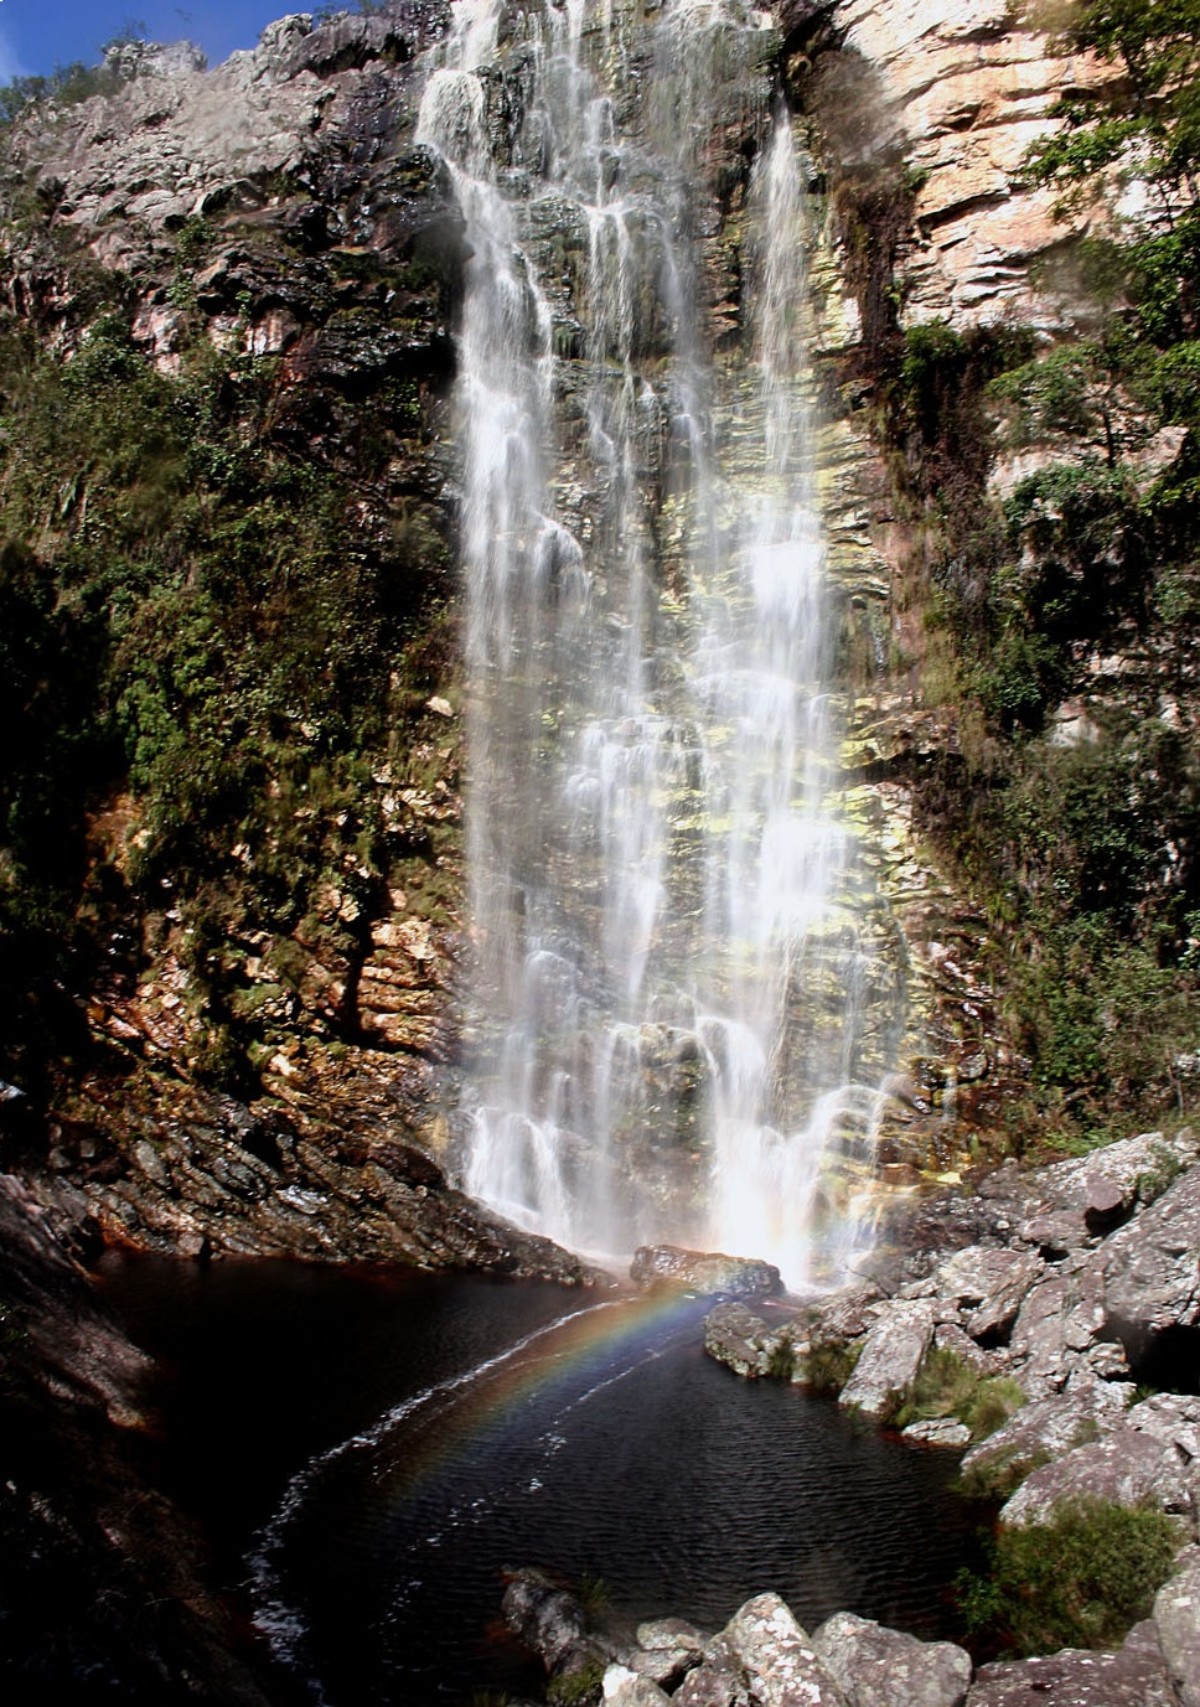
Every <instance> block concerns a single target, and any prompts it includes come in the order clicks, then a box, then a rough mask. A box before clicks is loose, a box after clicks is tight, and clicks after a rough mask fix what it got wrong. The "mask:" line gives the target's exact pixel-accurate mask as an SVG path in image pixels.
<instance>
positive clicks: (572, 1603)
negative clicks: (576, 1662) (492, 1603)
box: [502, 1569, 587, 1672]
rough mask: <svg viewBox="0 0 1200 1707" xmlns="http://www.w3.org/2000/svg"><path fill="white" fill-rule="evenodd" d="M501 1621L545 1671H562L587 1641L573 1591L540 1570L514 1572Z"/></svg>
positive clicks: (580, 1607)
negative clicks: (539, 1661)
mask: <svg viewBox="0 0 1200 1707" xmlns="http://www.w3.org/2000/svg"><path fill="white" fill-rule="evenodd" d="M502 1610H503V1613H504V1621H505V1623H506V1624H507V1625H508V1627H509V1629H510V1630H512V1631H514V1632H515V1633H516V1635H518V1636H519V1637H520V1638H521V1640H522V1641H523V1642H524V1643H525V1646H526V1647H527V1648H532V1650H533V1652H534V1653H535V1654H537V1656H538V1657H539V1659H540V1660H541V1661H542V1663H543V1664H544V1666H545V1667H546V1670H547V1671H548V1672H553V1671H559V1670H561V1669H562V1668H563V1667H564V1666H565V1665H566V1664H567V1663H568V1662H569V1661H570V1660H571V1659H572V1658H573V1657H574V1656H575V1655H576V1654H577V1653H578V1652H579V1650H580V1648H581V1647H582V1646H583V1645H584V1644H585V1643H586V1640H587V1637H586V1628H587V1619H586V1618H585V1616H584V1611H583V1607H582V1605H581V1604H580V1602H579V1601H578V1600H577V1599H576V1598H575V1596H574V1595H573V1594H568V1593H567V1591H566V1590H565V1589H563V1588H560V1587H559V1585H558V1584H557V1583H556V1582H555V1581H554V1579H553V1578H552V1577H549V1576H547V1575H546V1574H545V1573H544V1572H543V1571H537V1570H532V1569H530V1570H523V1571H517V1572H515V1573H514V1575H513V1576H512V1577H511V1578H510V1579H509V1582H508V1586H507V1587H506V1588H505V1590H504V1600H503V1603H502Z"/></svg>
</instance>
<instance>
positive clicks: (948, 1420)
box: [900, 1417, 971, 1452]
mask: <svg viewBox="0 0 1200 1707" xmlns="http://www.w3.org/2000/svg"><path fill="white" fill-rule="evenodd" d="M900 1438H901V1440H907V1441H911V1442H912V1444H913V1445H914V1446H949V1447H953V1448H955V1449H956V1450H957V1451H960V1452H961V1451H962V1449H963V1447H964V1446H970V1444H971V1431H970V1429H969V1428H968V1427H967V1425H966V1423H963V1422H959V1420H958V1418H957V1417H927V1418H926V1419H925V1420H924V1421H923V1422H915V1423H909V1425H908V1427H907V1428H905V1429H901V1431H900Z"/></svg>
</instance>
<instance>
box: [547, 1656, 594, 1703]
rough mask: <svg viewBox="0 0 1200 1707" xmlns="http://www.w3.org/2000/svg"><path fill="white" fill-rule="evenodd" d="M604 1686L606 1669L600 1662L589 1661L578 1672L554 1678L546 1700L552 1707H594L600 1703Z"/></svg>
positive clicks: (563, 1673)
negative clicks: (593, 1705) (593, 1706)
mask: <svg viewBox="0 0 1200 1707" xmlns="http://www.w3.org/2000/svg"><path fill="white" fill-rule="evenodd" d="M603 1685H604V1667H603V1666H602V1665H601V1664H600V1662H599V1661H598V1660H589V1661H588V1662H587V1663H586V1664H585V1665H583V1666H581V1667H580V1668H579V1669H578V1670H577V1671H568V1672H560V1673H559V1674H558V1676H557V1677H552V1678H551V1679H550V1683H549V1686H548V1687H547V1690H546V1700H547V1701H548V1702H549V1703H550V1704H551V1707H592V1704H593V1703H598V1702H599V1700H600V1696H601V1691H602V1688H603Z"/></svg>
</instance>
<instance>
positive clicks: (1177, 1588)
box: [1154, 1547, 1200, 1707]
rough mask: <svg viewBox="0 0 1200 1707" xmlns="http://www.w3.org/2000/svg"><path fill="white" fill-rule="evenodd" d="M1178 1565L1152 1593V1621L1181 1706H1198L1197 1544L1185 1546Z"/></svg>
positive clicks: (1199, 1552) (1199, 1563)
mask: <svg viewBox="0 0 1200 1707" xmlns="http://www.w3.org/2000/svg"><path fill="white" fill-rule="evenodd" d="M1177 1566H1178V1568H1177V1570H1176V1573H1175V1575H1174V1576H1173V1577H1172V1578H1171V1579H1170V1581H1169V1582H1165V1583H1164V1584H1163V1586H1162V1587H1161V1588H1160V1589H1159V1591H1158V1594H1157V1596H1156V1597H1155V1601H1154V1624H1155V1628H1156V1629H1157V1631H1158V1642H1159V1646H1160V1648H1161V1649H1162V1655H1163V1660H1164V1663H1165V1665H1166V1668H1167V1672H1168V1674H1169V1676H1170V1678H1171V1682H1172V1683H1173V1684H1174V1686H1175V1689H1176V1692H1177V1693H1178V1696H1179V1699H1180V1701H1181V1702H1182V1703H1183V1707H1200V1547H1185V1548H1184V1550H1183V1552H1182V1553H1181V1554H1180V1555H1179V1558H1178V1560H1177Z"/></svg>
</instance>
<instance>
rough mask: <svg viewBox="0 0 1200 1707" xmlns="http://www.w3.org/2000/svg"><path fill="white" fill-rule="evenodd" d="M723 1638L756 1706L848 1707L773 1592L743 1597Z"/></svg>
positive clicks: (781, 1602) (789, 1614)
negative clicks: (747, 1598)
mask: <svg viewBox="0 0 1200 1707" xmlns="http://www.w3.org/2000/svg"><path fill="white" fill-rule="evenodd" d="M722 1637H723V1639H724V1641H725V1643H726V1645H727V1647H728V1650H729V1652H730V1653H731V1654H732V1656H733V1657H734V1659H735V1660H736V1661H737V1663H738V1664H739V1665H740V1666H741V1668H742V1671H743V1673H744V1674H745V1677H746V1681H747V1685H748V1690H749V1696H750V1700H751V1701H752V1702H753V1703H754V1704H755V1707H847V1703H846V1698H845V1696H844V1695H843V1694H842V1692H841V1690H840V1689H839V1688H838V1686H837V1684H836V1683H835V1682H834V1679H833V1677H832V1676H831V1675H830V1673H829V1671H828V1669H827V1668H826V1666H825V1665H824V1664H823V1662H822V1660H821V1657H820V1655H819V1654H818V1653H817V1651H816V1649H815V1648H814V1647H813V1645H812V1643H811V1642H810V1641H809V1639H808V1637H807V1635H806V1634H805V1632H804V1631H803V1630H802V1629H801V1628H800V1626H799V1624H797V1622H796V1620H795V1619H794V1618H793V1617H792V1614H791V1612H790V1611H789V1610H788V1608H787V1606H786V1605H785V1604H784V1602H783V1601H782V1600H781V1599H780V1598H779V1596H778V1595H777V1594H760V1595H756V1596H755V1598H754V1599H753V1600H748V1601H747V1602H746V1604H745V1605H744V1606H743V1607H741V1608H740V1610H739V1611H737V1612H735V1613H734V1615H733V1617H732V1618H731V1619H730V1620H729V1623H728V1624H727V1625H726V1626H725V1629H724V1630H723V1631H722ZM676 1699H679V1698H678V1697H676Z"/></svg>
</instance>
